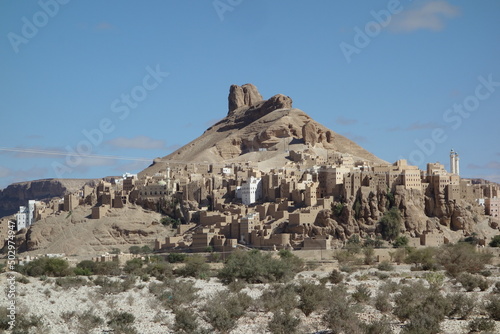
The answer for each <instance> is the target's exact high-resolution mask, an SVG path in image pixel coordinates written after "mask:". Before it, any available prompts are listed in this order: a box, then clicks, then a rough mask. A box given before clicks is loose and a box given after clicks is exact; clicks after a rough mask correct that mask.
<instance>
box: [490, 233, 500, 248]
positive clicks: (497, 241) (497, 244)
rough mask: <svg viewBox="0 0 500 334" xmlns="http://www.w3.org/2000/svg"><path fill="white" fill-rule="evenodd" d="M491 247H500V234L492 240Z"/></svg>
mask: <svg viewBox="0 0 500 334" xmlns="http://www.w3.org/2000/svg"><path fill="white" fill-rule="evenodd" d="M489 245H490V247H500V234H498V235H495V236H494V237H493V238H492V239H491V241H490V244H489Z"/></svg>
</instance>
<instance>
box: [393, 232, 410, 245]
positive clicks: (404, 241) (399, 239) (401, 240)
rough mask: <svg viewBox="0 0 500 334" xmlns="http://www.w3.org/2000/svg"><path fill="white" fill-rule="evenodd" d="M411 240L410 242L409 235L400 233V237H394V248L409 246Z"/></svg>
mask: <svg viewBox="0 0 500 334" xmlns="http://www.w3.org/2000/svg"><path fill="white" fill-rule="evenodd" d="M409 242H410V240H409V239H408V237H407V236H405V235H400V236H399V237H396V238H395V239H394V241H393V242H392V247H394V248H401V247H406V246H408V243H409Z"/></svg>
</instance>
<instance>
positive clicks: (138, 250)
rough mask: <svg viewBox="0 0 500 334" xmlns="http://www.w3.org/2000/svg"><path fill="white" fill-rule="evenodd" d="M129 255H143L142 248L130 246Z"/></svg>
mask: <svg viewBox="0 0 500 334" xmlns="http://www.w3.org/2000/svg"><path fill="white" fill-rule="evenodd" d="M128 251H129V253H131V254H140V253H141V247H139V246H130V247H129V249H128Z"/></svg>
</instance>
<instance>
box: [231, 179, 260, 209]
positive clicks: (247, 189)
mask: <svg viewBox="0 0 500 334" xmlns="http://www.w3.org/2000/svg"><path fill="white" fill-rule="evenodd" d="M240 190H241V202H242V203H243V204H245V205H250V204H252V203H255V202H256V201H257V200H259V199H261V198H262V179H261V178H255V177H253V176H250V177H249V178H248V179H247V182H246V183H244V184H242V185H241V189H240ZM236 192H237V193H238V190H237V191H236Z"/></svg>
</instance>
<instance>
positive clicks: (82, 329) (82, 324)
mask: <svg viewBox="0 0 500 334" xmlns="http://www.w3.org/2000/svg"><path fill="white" fill-rule="evenodd" d="M77 319H78V327H77V328H78V333H79V334H87V333H90V332H91V331H92V330H93V329H94V328H97V327H99V326H100V325H102V324H103V323H104V320H103V319H102V318H101V317H99V316H97V315H95V314H94V312H93V311H92V310H90V309H89V310H87V311H85V312H83V313H82V314H79V315H78V316H77Z"/></svg>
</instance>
